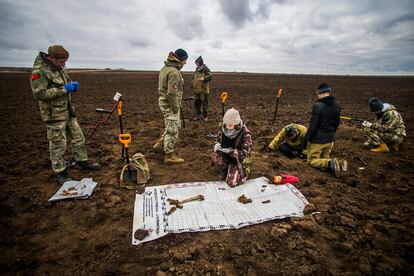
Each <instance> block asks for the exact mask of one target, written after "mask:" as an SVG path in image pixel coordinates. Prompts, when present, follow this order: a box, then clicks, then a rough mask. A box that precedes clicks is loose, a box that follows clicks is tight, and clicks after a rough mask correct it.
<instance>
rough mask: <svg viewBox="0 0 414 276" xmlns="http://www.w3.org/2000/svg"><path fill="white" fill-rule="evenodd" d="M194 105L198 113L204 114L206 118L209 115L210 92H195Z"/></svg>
mask: <svg viewBox="0 0 414 276" xmlns="http://www.w3.org/2000/svg"><path fill="white" fill-rule="evenodd" d="M194 107H195V110H196V112H197V115H199V116H200V115H201V114H202V115H203V117H204V118H206V117H207V116H208V94H207V93H195V94H194ZM201 107H203V113H201Z"/></svg>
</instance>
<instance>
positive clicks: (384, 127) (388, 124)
mask: <svg viewBox="0 0 414 276" xmlns="http://www.w3.org/2000/svg"><path fill="white" fill-rule="evenodd" d="M384 105H388V108H386V109H385V111H384V114H383V115H382V117H381V118H380V119H378V120H376V121H375V122H374V123H373V124H372V127H371V128H372V129H375V130H378V131H379V132H381V133H388V134H395V135H398V136H403V137H406V136H407V135H406V133H405V125H404V121H403V119H402V117H401V114H400V113H399V112H398V111H397V110H396V109H395V107H394V106H393V105H391V104H386V103H385V104H384Z"/></svg>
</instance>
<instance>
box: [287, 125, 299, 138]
mask: <svg viewBox="0 0 414 276" xmlns="http://www.w3.org/2000/svg"><path fill="white" fill-rule="evenodd" d="M285 132H286V135H287V136H288V137H294V136H295V135H296V132H297V129H296V128H295V127H294V126H293V125H288V126H287V127H286V128H285Z"/></svg>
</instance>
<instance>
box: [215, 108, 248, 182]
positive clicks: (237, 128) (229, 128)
mask: <svg viewBox="0 0 414 276" xmlns="http://www.w3.org/2000/svg"><path fill="white" fill-rule="evenodd" d="M252 147H253V142H252V135H251V133H250V131H249V130H248V129H247V127H246V126H245V125H244V124H243V121H242V120H241V118H240V114H239V111H237V110H236V109H234V108H231V109H229V110H227V112H226V113H225V114H224V117H223V123H222V127H221V131H220V132H219V135H218V138H217V141H216V142H215V144H214V148H213V153H212V154H211V160H212V162H213V164H214V165H215V166H217V167H219V168H220V173H219V177H220V179H223V180H224V179H225V180H226V182H227V184H228V185H229V186H230V187H236V186H237V185H239V184H240V183H243V182H244V181H245V180H246V179H247V177H248V176H249V175H250V172H251V163H252V157H251V152H252Z"/></svg>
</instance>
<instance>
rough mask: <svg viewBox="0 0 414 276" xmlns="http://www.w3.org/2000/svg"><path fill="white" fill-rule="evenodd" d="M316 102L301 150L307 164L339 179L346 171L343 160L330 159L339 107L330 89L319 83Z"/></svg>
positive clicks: (346, 165)
mask: <svg viewBox="0 0 414 276" xmlns="http://www.w3.org/2000/svg"><path fill="white" fill-rule="evenodd" d="M315 94H316V96H317V98H318V100H317V102H316V103H315V104H314V105H313V108H312V116H311V119H310V122H309V127H308V131H307V132H306V135H305V137H304V139H303V143H302V149H307V153H308V160H307V163H308V164H309V165H310V166H311V167H314V168H318V169H321V170H327V169H329V170H330V171H332V172H333V173H334V174H335V176H336V177H338V178H340V177H342V176H343V174H344V173H345V172H346V171H347V170H348V162H347V161H346V160H345V159H338V158H330V156H329V155H330V153H331V150H332V148H333V146H334V140H335V132H336V130H337V129H338V126H339V117H340V113H341V107H340V106H339V104H338V103H337V102H336V101H335V97H333V96H332V89H331V87H330V86H329V85H328V84H326V83H321V84H320V85H319V87H318V89H316V93H315Z"/></svg>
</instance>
